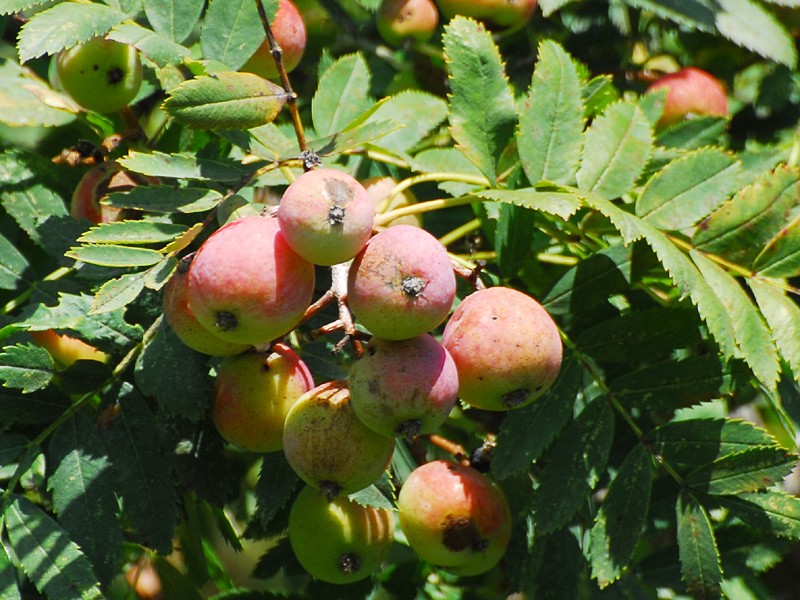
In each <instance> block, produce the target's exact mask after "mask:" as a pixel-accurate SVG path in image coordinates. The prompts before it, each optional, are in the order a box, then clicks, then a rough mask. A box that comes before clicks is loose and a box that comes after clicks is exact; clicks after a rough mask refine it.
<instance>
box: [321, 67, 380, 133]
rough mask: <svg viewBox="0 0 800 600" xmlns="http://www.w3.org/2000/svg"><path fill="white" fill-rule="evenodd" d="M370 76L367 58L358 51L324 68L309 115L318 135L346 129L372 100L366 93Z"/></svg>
mask: <svg viewBox="0 0 800 600" xmlns="http://www.w3.org/2000/svg"><path fill="white" fill-rule="evenodd" d="M371 78H372V75H371V73H370V71H369V67H368V66H367V61H366V60H365V59H364V57H363V56H362V55H361V54H360V53H359V54H348V55H346V56H342V57H340V58H339V59H337V61H336V62H335V63H334V64H332V65H331V66H330V67H329V68H328V69H327V70H326V71H325V74H324V75H322V77H320V80H319V87H318V88H317V91H316V93H315V94H314V97H313V98H312V100H311V118H312V120H313V121H314V130H315V131H316V133H317V135H319V136H326V135H331V134H334V133H336V132H337V131H342V130H343V129H346V128H347V126H348V125H350V123H351V122H352V121H354V120H356V119H357V118H358V117H359V116H361V114H362V113H363V112H364V111H366V110H367V109H368V108H369V107H370V106H372V104H374V100H373V99H372V98H371V97H370V95H369V87H370V81H371ZM343 100H345V101H344V102H343Z"/></svg>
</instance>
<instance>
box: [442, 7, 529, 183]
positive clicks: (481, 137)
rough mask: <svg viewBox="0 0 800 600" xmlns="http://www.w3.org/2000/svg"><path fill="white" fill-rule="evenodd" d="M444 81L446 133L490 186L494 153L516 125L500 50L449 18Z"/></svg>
mask: <svg viewBox="0 0 800 600" xmlns="http://www.w3.org/2000/svg"><path fill="white" fill-rule="evenodd" d="M442 43H443V45H444V51H445V55H446V57H447V62H448V67H449V68H448V77H449V81H450V89H451V95H450V114H449V120H450V134H451V135H452V136H453V139H454V140H455V141H456V144H457V147H458V149H459V150H461V152H463V153H464V155H465V156H466V157H467V158H468V159H469V160H470V161H471V162H472V163H473V164H474V165H475V166H476V167H478V169H480V171H481V173H483V174H484V175H485V176H486V178H487V179H489V181H490V182H492V183H494V181H495V175H496V169H497V165H498V162H499V160H500V155H501V154H502V153H503V151H504V150H505V149H506V146H508V145H509V143H510V142H511V139H512V137H513V135H514V128H515V126H516V123H517V111H516V106H515V104H514V97H513V95H512V94H511V89H510V87H509V85H508V81H507V80H506V75H505V72H504V69H503V62H502V58H501V57H500V52H499V51H498V49H497V46H495V44H494V41H493V40H492V36H491V35H490V34H489V33H488V32H487V31H486V29H485V28H484V27H483V25H481V24H479V23H477V22H476V21H473V20H471V19H465V18H463V17H455V18H453V19H452V20H451V21H450V22H449V23H448V24H447V25H446V26H445V33H444V35H443V36H442Z"/></svg>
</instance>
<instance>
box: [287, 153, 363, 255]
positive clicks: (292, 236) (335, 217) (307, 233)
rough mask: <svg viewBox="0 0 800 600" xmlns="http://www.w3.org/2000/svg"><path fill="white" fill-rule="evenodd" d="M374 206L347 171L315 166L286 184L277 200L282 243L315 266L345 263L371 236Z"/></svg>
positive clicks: (361, 187)
mask: <svg viewBox="0 0 800 600" xmlns="http://www.w3.org/2000/svg"><path fill="white" fill-rule="evenodd" d="M374 216H375V210H374V208H373V207H372V199H371V197H370V195H369V194H368V193H367V191H366V190H365V189H364V187H363V186H362V185H361V184H360V183H359V182H358V181H356V180H355V179H353V178H352V177H351V176H350V175H348V174H347V173H342V172H341V171H335V170H333V169H325V168H318V169H313V170H311V171H308V172H306V173H303V174H302V175H300V177H298V178H297V179H295V180H294V181H293V182H292V184H291V185H290V186H289V187H288V188H286V191H285V192H284V194H283V197H282V198H281V202H280V204H279V205H278V223H280V226H281V231H282V232H283V236H284V238H286V242H287V243H288V244H289V246H291V247H292V249H293V250H294V251H295V252H297V253H298V254H299V255H300V256H302V257H303V258H305V259H306V260H308V261H311V262H312V263H314V264H317V265H323V266H330V265H335V264H338V263H342V262H345V261H347V260H350V259H351V258H353V257H354V256H355V255H356V254H358V253H359V252H360V251H361V249H362V248H363V247H364V245H365V244H366V243H367V240H368V239H369V237H370V235H372V221H373V219H374Z"/></svg>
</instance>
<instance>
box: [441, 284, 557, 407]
mask: <svg viewBox="0 0 800 600" xmlns="http://www.w3.org/2000/svg"><path fill="white" fill-rule="evenodd" d="M442 344H443V345H444V347H445V348H447V350H448V351H449V352H450V354H451V356H452V357H453V360H454V361H455V363H456V368H457V369H458V380H459V389H458V395H459V397H460V398H461V399H462V400H463V401H464V402H466V403H467V404H470V405H472V406H475V407H477V408H482V409H485V410H509V409H514V408H520V407H523V406H525V405H527V404H530V403H531V402H533V401H534V400H535V399H536V398H538V397H539V396H541V395H542V394H544V393H545V392H546V391H547V390H548V389H549V388H550V386H551V385H552V384H553V382H554V381H555V380H556V377H558V372H559V370H560V368H561V357H562V346H561V338H560V336H559V333H558V328H557V327H556V324H555V323H554V322H553V319H552V318H551V317H550V315H549V314H548V313H547V311H546V310H545V309H544V308H542V306H541V305H540V304H539V303H538V302H536V300H534V299H533V298H531V297H530V296H528V295H526V294H523V293H522V292H520V291H517V290H514V289H511V288H506V287H493V288H487V289H484V290H479V291H477V292H473V293H472V294H470V295H469V296H467V297H466V298H465V299H464V300H463V302H461V304H460V305H459V306H458V308H456V310H455V311H454V312H453V315H452V316H451V317H450V320H449V321H448V322H447V325H446V326H445V328H444V333H443V334H442Z"/></svg>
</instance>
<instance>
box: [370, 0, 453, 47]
mask: <svg viewBox="0 0 800 600" xmlns="http://www.w3.org/2000/svg"><path fill="white" fill-rule="evenodd" d="M438 24H439V11H438V10H437V9H436V5H435V4H434V3H433V0H383V2H382V3H381V6H380V9H378V14H377V16H376V25H377V26H378V33H380V35H381V37H382V38H383V39H384V40H385V41H386V43H387V44H391V45H393V46H399V45H400V44H402V43H403V42H404V41H405V40H412V41H414V42H427V41H428V40H429V39H431V37H432V36H433V33H434V32H435V31H436V26H437V25H438Z"/></svg>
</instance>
